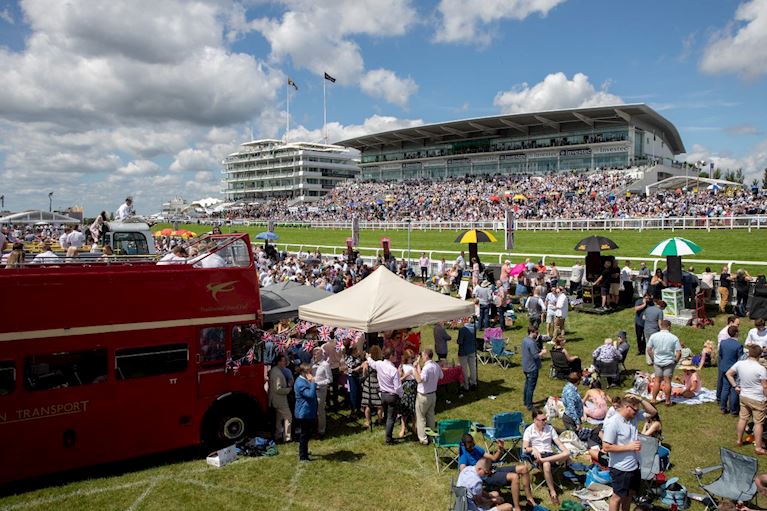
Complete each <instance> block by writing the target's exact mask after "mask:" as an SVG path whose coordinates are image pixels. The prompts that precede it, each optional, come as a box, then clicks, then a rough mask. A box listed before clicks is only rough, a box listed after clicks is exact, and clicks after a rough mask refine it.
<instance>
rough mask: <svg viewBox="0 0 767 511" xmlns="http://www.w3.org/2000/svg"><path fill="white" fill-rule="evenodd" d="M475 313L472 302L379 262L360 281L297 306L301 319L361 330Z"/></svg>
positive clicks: (401, 325)
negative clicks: (418, 282)
mask: <svg viewBox="0 0 767 511" xmlns="http://www.w3.org/2000/svg"><path fill="white" fill-rule="evenodd" d="M473 314H474V304H472V303H467V302H464V301H463V300H459V299H457V298H451V297H449V296H445V295H441V294H439V293H436V292H434V291H430V290H428V289H426V288H424V287H420V286H416V285H415V284H411V283H409V282H407V281H405V280H403V279H401V278H399V277H397V276H396V275H394V274H393V273H392V272H390V271H389V270H388V269H386V268H385V267H384V266H379V267H378V269H377V270H375V271H374V272H373V273H371V274H370V275H369V276H368V277H367V278H366V279H364V280H363V281H362V282H360V283H359V284H356V285H354V286H353V287H350V288H349V289H346V290H344V291H341V292H340V293H338V294H335V295H332V296H329V297H328V298H325V299H324V300H320V301H318V302H314V303H312V304H309V305H302V306H301V307H299V309H298V316H299V318H300V319H302V320H304V321H311V322H312V323H319V324H322V325H328V326H332V327H342V328H354V329H355V330H360V331H362V332H385V331H388V330H398V329H401V328H413V327H417V326H420V325H424V324H427V323H434V322H436V321H448V320H451V319H458V318H465V317H467V316H471V315H473Z"/></svg>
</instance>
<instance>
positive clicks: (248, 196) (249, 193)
mask: <svg viewBox="0 0 767 511" xmlns="http://www.w3.org/2000/svg"><path fill="white" fill-rule="evenodd" d="M241 147H242V149H241V150H240V151H239V152H237V153H233V154H230V155H229V156H227V157H226V159H225V160H224V161H223V162H222V163H223V165H224V171H223V173H224V179H223V182H224V184H225V186H226V188H225V189H224V190H222V193H223V194H224V195H225V196H226V200H228V201H246V202H247V201H255V200H259V199H272V198H290V199H293V201H291V203H298V202H302V201H306V202H313V201H316V200H318V199H319V198H320V197H322V196H323V195H326V194H327V193H328V192H330V190H332V189H333V188H334V187H335V186H336V185H337V184H338V183H339V182H341V181H343V180H345V179H350V178H354V177H355V176H356V175H357V174H358V173H359V166H358V158H359V154H358V153H357V151H355V150H353V149H349V148H347V147H341V146H337V145H328V144H315V143H309V142H290V143H285V142H283V141H281V140H269V139H267V140H254V141H252V142H246V143H244V144H242V146H241Z"/></svg>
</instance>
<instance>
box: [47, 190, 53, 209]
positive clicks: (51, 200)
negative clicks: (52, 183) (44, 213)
mask: <svg viewBox="0 0 767 511" xmlns="http://www.w3.org/2000/svg"><path fill="white" fill-rule="evenodd" d="M48 212H49V213H53V192H50V193H49V194H48Z"/></svg>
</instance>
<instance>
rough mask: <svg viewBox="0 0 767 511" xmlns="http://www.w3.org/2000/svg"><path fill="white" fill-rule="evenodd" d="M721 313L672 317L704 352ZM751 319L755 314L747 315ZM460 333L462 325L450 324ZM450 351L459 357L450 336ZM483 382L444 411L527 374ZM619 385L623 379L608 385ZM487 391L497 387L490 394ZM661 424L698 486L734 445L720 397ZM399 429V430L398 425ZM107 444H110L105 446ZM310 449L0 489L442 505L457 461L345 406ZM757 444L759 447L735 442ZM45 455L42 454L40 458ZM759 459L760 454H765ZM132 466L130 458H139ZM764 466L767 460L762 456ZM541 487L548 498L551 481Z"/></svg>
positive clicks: (132, 499) (481, 410)
mask: <svg viewBox="0 0 767 511" xmlns="http://www.w3.org/2000/svg"><path fill="white" fill-rule="evenodd" d="M521 318H522V320H521V321H519V322H518V324H517V325H516V326H515V328H514V329H513V330H511V331H510V332H507V334H508V338H509V339H510V340H511V343H512V344H514V345H517V344H519V342H520V340H521V338H522V335H523V332H524V331H525V329H526V323H525V318H524V316H522V317H521ZM722 322H723V318H722V317H720V318H717V324H716V325H715V326H714V327H709V328H707V329H706V330H694V329H691V328H687V327H674V329H673V330H674V331H675V332H676V333H677V334H678V335H679V336H680V338H681V339H682V340H684V341H685V342H686V343H687V345H688V346H690V347H691V348H692V349H693V350H694V351H696V352H698V351H699V350H700V348H701V346H702V344H703V341H704V340H705V339H708V338H712V339H713V338H715V337H716V333H717V332H718V330H719V328H721V326H722ZM568 323H569V324H568V349H569V350H570V351H571V353H575V354H578V355H580V356H581V357H582V359H584V360H590V356H591V352H592V350H593V349H594V348H595V347H596V346H597V345H599V344H600V343H601V342H602V340H603V339H604V337H606V336H614V335H615V333H616V332H617V331H618V330H620V329H625V330H627V331H629V338H630V342H631V344H632V346H634V345H635V344H634V339H633V328H631V326H632V324H633V314H632V312H631V311H628V310H624V311H621V312H617V313H614V314H612V315H609V316H603V317H599V318H597V317H594V316H590V315H586V314H579V313H575V312H573V313H571V314H570V316H569V319H568ZM746 324H750V322H746ZM451 334H452V335H453V338H454V339H455V337H456V335H455V332H451ZM424 342H425V344H427V345H429V344H430V343H431V332H430V330H428V329H426V330H424ZM634 351H635V350H634V349H632V351H631V355H630V357H629V360H628V364H627V365H628V367H629V369H642V370H643V369H645V368H646V366H645V365H644V360H643V359H642V358H640V357H637V356H635V355H634ZM449 358H457V356H456V352H455V347H454V346H451V354H450V357H449ZM549 364H550V362H549V361H544V368H543V370H542V372H541V377H540V379H539V382H538V387H537V389H536V393H535V397H536V400H540V401H543V400H545V398H546V397H547V396H549V395H559V394H560V393H561V390H562V385H563V383H562V382H561V381H558V380H551V379H549V378H548V376H547V370H548V367H549ZM479 376H480V388H479V390H478V391H477V392H472V393H466V394H459V392H458V391H457V389H455V388H448V389H443V390H441V391H440V394H439V398H438V405H437V406H438V408H437V412H438V417H437V419H438V420H439V419H444V418H468V419H471V420H474V421H478V422H485V423H487V422H488V421H490V419H491V417H492V415H493V414H495V413H498V412H500V411H509V410H521V409H523V408H522V387H523V382H524V379H523V375H522V372H521V370H520V368H519V367H518V366H514V367H511V368H509V369H501V368H499V367H497V366H491V365H487V366H480V369H479ZM703 382H704V385H705V386H706V387H709V388H710V387H713V386H715V384H716V369H715V368H714V369H705V370H704V371H703ZM608 392H609V394H611V395H613V394H616V393H620V392H622V390H621V389H610V390H609V391H608ZM490 396H497V398H496V399H490V398H489V397H490ZM660 414H661V417H662V419H663V424H664V428H663V431H664V435H665V441H664V443H665V444H666V445H668V446H670V447H671V450H672V455H671V461H672V463H673V468H672V469H671V470H670V472H669V474H670V475H672V476H678V477H680V478H681V480H682V482H683V483H684V484H685V485H686V486H688V488H690V489H691V490H692V491H695V480H694V477H693V476H692V475H691V473H690V471H691V470H692V469H693V468H694V467H696V466H707V465H713V464H716V463H717V462H718V448H719V447H720V446H725V447H729V448H734V443H735V422H736V419H735V418H732V417H730V416H729V415H728V416H722V415H720V414H719V411H718V408H717V406H716V404H705V405H700V406H684V405H678V406H675V407H673V408H671V409H667V408H665V407H661V408H660ZM395 431H396V430H395ZM105 448H108V446H105ZM310 449H311V452H312V453H313V455H314V456H315V458H316V459H315V461H312V462H311V463H309V464H299V463H297V446H296V445H295V444H288V445H284V446H280V454H279V455H278V456H276V457H273V458H245V459H241V460H238V461H236V462H235V463H233V464H232V465H229V466H227V467H223V468H221V469H215V468H210V467H207V466H206V464H205V461H204V460H202V459H199V460H193V461H179V462H175V463H173V462H171V463H169V464H164V465H161V466H150V467H149V468H147V467H142V468H138V469H134V470H132V471H130V472H128V473H126V474H124V475H118V476H110V477H96V478H94V479H90V480H81V481H78V482H71V483H69V484H64V485H62V486H55V487H48V488H45V489H40V490H37V491H31V492H27V493H23V494H20V495H16V496H9V497H6V498H3V499H0V509H9V510H10V509H40V510H43V509H96V508H98V509H115V510H117V509H123V510H124V509H145V510H153V509H156V510H162V511H168V510H171V509H233V510H234V509H256V510H271V509H290V510H316V509H323V510H331V509H345V510H369V509H381V510H403V511H404V510H414V509H415V510H435V509H437V510H439V509H446V508H447V506H448V493H449V490H448V488H449V481H450V477H451V476H456V472H455V471H449V472H448V473H446V474H442V475H437V473H436V469H435V465H434V453H433V450H432V448H431V447H425V446H421V445H420V444H418V443H417V442H416V441H412V439H411V440H410V441H407V442H405V443H402V444H399V445H396V446H392V447H389V446H385V445H384V442H383V428H382V427H380V426H379V427H376V428H375V430H374V431H373V432H372V433H371V432H369V431H367V430H365V429H364V428H363V427H362V425H361V424H360V423H359V422H354V421H351V420H350V419H349V418H348V416H347V415H346V412H343V413H342V414H338V415H333V416H332V417H331V419H330V420H329V429H328V436H327V437H326V438H325V439H324V440H322V441H312V442H311V444H310ZM735 449H736V450H737V451H739V452H743V453H745V454H751V453H752V452H753V448H752V447H744V448H740V449H737V448H735ZM40 461H41V462H44V460H40ZM760 462H761V460H760ZM132 468H133V467H132ZM761 468H762V470H764V469H765V468H766V467H765V465H764V463H763V462H762V463H761ZM536 497H538V498H539V499H542V500H543V502H544V504H546V503H547V497H546V492H545V490H541V491H540V492H539V493H538V494H537V495H536Z"/></svg>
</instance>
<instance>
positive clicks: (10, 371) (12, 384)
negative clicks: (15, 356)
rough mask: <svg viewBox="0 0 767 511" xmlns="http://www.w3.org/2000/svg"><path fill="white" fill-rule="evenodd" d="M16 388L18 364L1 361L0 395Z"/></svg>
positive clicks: (4, 394)
mask: <svg viewBox="0 0 767 511" xmlns="http://www.w3.org/2000/svg"><path fill="white" fill-rule="evenodd" d="M15 389H16V364H14V363H13V362H6V361H2V362H0V396H6V395H8V394H10V393H11V392H13V391H14V390H15Z"/></svg>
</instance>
